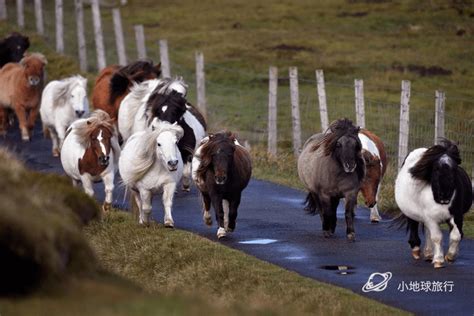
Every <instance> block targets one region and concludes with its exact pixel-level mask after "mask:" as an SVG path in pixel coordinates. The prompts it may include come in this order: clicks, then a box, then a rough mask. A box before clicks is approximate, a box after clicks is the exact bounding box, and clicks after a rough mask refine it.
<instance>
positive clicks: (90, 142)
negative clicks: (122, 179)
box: [61, 110, 120, 212]
mask: <svg viewBox="0 0 474 316" xmlns="http://www.w3.org/2000/svg"><path fill="white" fill-rule="evenodd" d="M119 157H120V146H119V143H118V135H117V131H116V130H115V127H114V123H113V120H112V119H110V116H109V115H108V114H107V113H106V112H104V111H102V110H96V111H94V112H92V114H91V116H90V117H89V118H87V119H79V120H77V121H75V122H74V123H72V124H71V126H70V127H69V128H68V130H67V133H66V138H65V139H64V143H63V146H62V148H61V164H62V166H63V169H64V171H65V172H66V174H67V175H68V176H69V177H71V179H72V183H73V185H74V186H77V185H78V184H79V182H82V186H83V187H84V191H85V192H86V194H87V195H89V196H93V195H94V189H93V182H97V181H100V180H103V181H104V185H105V201H104V204H103V210H104V212H106V211H109V210H110V209H111V207H112V193H113V190H114V176H115V171H116V166H117V163H118V159H119Z"/></svg>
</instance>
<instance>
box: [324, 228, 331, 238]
mask: <svg viewBox="0 0 474 316" xmlns="http://www.w3.org/2000/svg"><path fill="white" fill-rule="evenodd" d="M323 236H324V238H330V237H332V233H331V231H329V230H325V231H323Z"/></svg>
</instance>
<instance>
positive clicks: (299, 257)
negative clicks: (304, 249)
mask: <svg viewBox="0 0 474 316" xmlns="http://www.w3.org/2000/svg"><path fill="white" fill-rule="evenodd" d="M285 259H287V260H303V259H306V257H305V256H290V257H285Z"/></svg>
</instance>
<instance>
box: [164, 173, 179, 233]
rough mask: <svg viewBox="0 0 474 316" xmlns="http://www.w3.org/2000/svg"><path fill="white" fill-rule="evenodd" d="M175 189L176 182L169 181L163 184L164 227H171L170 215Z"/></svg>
mask: <svg viewBox="0 0 474 316" xmlns="http://www.w3.org/2000/svg"><path fill="white" fill-rule="evenodd" d="M175 190H176V183H174V182H171V183H167V184H165V185H164V186H163V207H164V209H165V219H164V224H165V227H169V228H173V227H174V221H173V216H172V215H171V208H172V207H173V197H174V191H175Z"/></svg>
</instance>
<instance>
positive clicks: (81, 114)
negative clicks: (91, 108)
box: [75, 111, 86, 117]
mask: <svg viewBox="0 0 474 316" xmlns="http://www.w3.org/2000/svg"><path fill="white" fill-rule="evenodd" d="M75 112H76V116H77V117H82V116H83V115H84V113H86V111H75Z"/></svg>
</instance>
